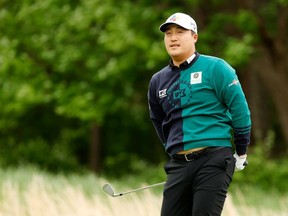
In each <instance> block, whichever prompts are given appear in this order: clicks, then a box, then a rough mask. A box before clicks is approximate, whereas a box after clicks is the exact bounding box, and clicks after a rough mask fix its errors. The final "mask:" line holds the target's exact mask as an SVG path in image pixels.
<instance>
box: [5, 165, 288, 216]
mask: <svg viewBox="0 0 288 216" xmlns="http://www.w3.org/2000/svg"><path fill="white" fill-rule="evenodd" d="M0 174H1V175H2V177H3V178H2V180H1V182H0V183H1V184H0V190H1V194H0V216H40V215H41V216H114V215H115V216H116V215H117V216H130V215H131V216H134V215H137V216H158V215H159V212H160V208H161V193H159V192H157V191H156V192H155V189H151V190H150V189H149V190H144V191H141V192H138V193H132V194H129V195H125V196H122V197H117V198H113V197H109V196H108V195H106V194H105V193H104V192H103V191H102V185H103V184H104V183H106V181H105V180H104V179H100V178H97V177H95V176H93V175H88V176H84V177H83V176H82V177H81V176H69V177H65V176H63V175H62V176H53V175H47V174H45V173H40V172H36V173H35V172H33V171H32V172H31V170H30V171H29V170H28V171H25V170H22V171H16V172H8V173H7V172H5V174H4V175H3V173H0ZM114 184H115V183H113V186H114ZM140 186H142V185H140ZM117 187H118V188H117ZM133 188H134V187H132V188H129V186H126V188H123V186H121V185H115V189H116V190H119V191H120V192H123V191H125V190H129V189H133ZM156 190H157V189H156ZM251 194H253V193H251ZM233 197H237V202H234V200H235V199H233ZM251 199H252V198H251ZM273 199H275V197H271V200H273ZM278 199H279V200H278V201H279V202H278V203H279V206H278V207H277V208H276V209H272V208H267V206H265V205H263V206H260V207H259V206H258V205H257V206H253V205H248V203H247V201H246V198H245V196H244V195H243V194H242V192H240V191H236V192H235V193H234V194H233V196H232V195H229V196H228V198H227V202H226V204H225V208H224V211H223V216H238V215H239V216H240V215H251V216H274V215H275V216H276V215H277V216H282V215H283V216H284V215H287V212H288V198H287V197H286V198H285V197H282V198H279V197H278ZM266 201H267V199H266ZM235 203H237V204H235Z"/></svg>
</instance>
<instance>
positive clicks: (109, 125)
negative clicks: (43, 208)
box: [0, 0, 288, 191]
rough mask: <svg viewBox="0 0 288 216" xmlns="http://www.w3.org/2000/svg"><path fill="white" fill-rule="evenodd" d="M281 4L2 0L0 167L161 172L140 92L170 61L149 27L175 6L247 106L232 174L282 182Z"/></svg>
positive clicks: (285, 91) (284, 88)
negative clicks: (233, 74)
mask: <svg viewBox="0 0 288 216" xmlns="http://www.w3.org/2000/svg"><path fill="white" fill-rule="evenodd" d="M287 8H288V1H287V0H273V1H271V0H261V1H256V0H254V1H253V0H252V1H245V0H235V1H228V0H219V1H214V0H210V1H200V0H181V1H172V0H163V1H160V2H156V1H151V0H137V1H129V0H123V1H116V0H106V1H100V0H81V1H80V0H78V1H77V0H61V1H60V0H37V1H36V0H21V1H20V0H14V1H10V0H1V1H0V20H1V22H0V137H1V139H0V165H1V167H3V168H7V167H18V166H22V165H29V164H30V165H31V164H32V165H33V166H36V167H38V168H40V169H42V170H47V171H50V172H54V173H71V172H80V173H81V172H86V171H85V170H87V169H88V170H91V171H94V172H97V173H98V174H99V175H106V176H109V177H113V176H114V177H117V178H121V176H122V175H125V176H126V175H127V173H133V174H136V175H138V174H143V173H145V176H144V177H143V178H145V179H147V181H151V182H153V183H154V182H156V180H157V181H158V180H160V181H162V180H163V178H164V175H163V173H162V172H161V171H158V172H159V177H157V175H155V174H154V172H153V169H152V168H151V166H154V167H157V168H159V167H160V168H161V166H162V164H163V162H165V160H166V157H167V156H166V155H165V153H164V151H163V149H162V146H161V144H160V142H159V141H158V138H157V137H156V134H155V132H154V129H153V126H152V124H151V122H150V120H149V116H148V107H147V99H146V92H147V87H148V82H149V80H150V78H151V76H152V75H153V74H154V73H155V72H157V71H158V70H159V69H161V68H162V67H164V66H165V65H166V64H167V62H168V60H169V57H168V56H167V54H166V52H165V49H164V46H163V35H162V34H161V32H160V31H159V30H158V27H159V25H160V24H161V23H162V22H163V21H164V20H165V19H166V18H167V17H168V16H169V15H170V14H171V13H174V12H177V11H182V12H185V13H188V14H190V15H191V16H192V17H194V18H195V20H196V22H197V24H198V28H199V41H198V42H197V50H198V52H200V53H203V54H208V55H215V56H218V57H222V58H224V59H226V60H227V61H228V62H229V63H230V64H232V65H233V67H235V68H236V70H237V72H238V75H239V77H240V80H241V83H242V85H243V88H244V91H245V93H246V96H247V99H248V102H249V105H250V109H251V113H252V121H253V131H252V132H253V134H252V142H251V146H250V148H249V161H250V165H249V168H248V169H246V170H245V171H244V172H241V173H239V174H237V176H236V177H235V180H234V181H235V182H236V183H237V182H238V183H239V184H240V183H244V182H245V183H247V182H248V183H251V184H252V185H261V187H262V188H264V189H269V188H271V187H272V188H276V189H278V190H279V191H285V190H286V191H287V190H288V187H287V185H286V184H285V182H286V179H287V177H288V171H287V169H286V167H287V164H288V162H287V159H286V158H287V155H288V100H287V98H288V85H287V83H288V59H287V58H288V57H287V48H288V45H287V44H288V42H287V40H288V37H287V36H288V34H287V31H288V30H287V28H288V18H287V17H288V10H287ZM158 164H160V165H158ZM159 170H160V169H159ZM158 172H157V173H158ZM150 173H151V175H150ZM155 176H156V177H155ZM126 177H127V176H126ZM154 180H155V181H154Z"/></svg>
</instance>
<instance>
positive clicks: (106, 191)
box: [103, 183, 123, 197]
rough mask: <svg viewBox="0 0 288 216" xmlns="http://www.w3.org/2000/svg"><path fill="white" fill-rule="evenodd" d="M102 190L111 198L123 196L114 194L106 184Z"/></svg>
mask: <svg viewBox="0 0 288 216" xmlns="http://www.w3.org/2000/svg"><path fill="white" fill-rule="evenodd" d="M103 190H104V192H105V193H107V194H108V195H110V196H112V197H118V196H122V195H123V194H115V191H114V190H113V188H112V186H111V185H110V184H108V183H107V184H105V185H103Z"/></svg>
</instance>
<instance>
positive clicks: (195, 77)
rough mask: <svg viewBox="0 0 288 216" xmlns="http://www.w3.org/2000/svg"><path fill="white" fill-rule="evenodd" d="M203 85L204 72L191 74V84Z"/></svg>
mask: <svg viewBox="0 0 288 216" xmlns="http://www.w3.org/2000/svg"><path fill="white" fill-rule="evenodd" d="M198 83H202V71H198V72H194V73H191V75H190V84H191V85H193V84H198Z"/></svg>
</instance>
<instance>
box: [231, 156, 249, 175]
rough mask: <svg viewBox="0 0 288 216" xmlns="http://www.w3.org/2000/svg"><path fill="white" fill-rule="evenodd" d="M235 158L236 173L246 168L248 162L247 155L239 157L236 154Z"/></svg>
mask: <svg viewBox="0 0 288 216" xmlns="http://www.w3.org/2000/svg"><path fill="white" fill-rule="evenodd" d="M233 156H234V158H235V159H236V163H235V171H241V170H243V169H244V168H245V166H247V165H248V161H247V160H246V159H247V155H246V154H245V155H241V156H239V155H238V154H237V153H235V154H234V155H233Z"/></svg>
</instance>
